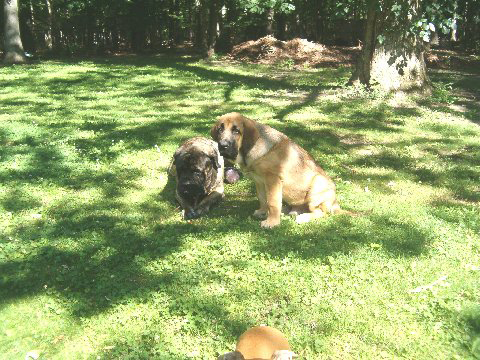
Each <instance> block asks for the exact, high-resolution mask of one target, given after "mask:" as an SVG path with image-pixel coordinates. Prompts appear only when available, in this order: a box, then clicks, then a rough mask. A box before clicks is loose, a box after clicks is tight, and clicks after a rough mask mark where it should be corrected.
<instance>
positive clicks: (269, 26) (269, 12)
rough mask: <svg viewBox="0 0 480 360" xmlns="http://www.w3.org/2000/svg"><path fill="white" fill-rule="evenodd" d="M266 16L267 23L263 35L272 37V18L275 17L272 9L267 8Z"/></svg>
mask: <svg viewBox="0 0 480 360" xmlns="http://www.w3.org/2000/svg"><path fill="white" fill-rule="evenodd" d="M266 15H267V23H266V27H265V33H266V34H267V35H273V18H274V17H275V10H274V9H273V8H269V9H268V10H267V13H266Z"/></svg>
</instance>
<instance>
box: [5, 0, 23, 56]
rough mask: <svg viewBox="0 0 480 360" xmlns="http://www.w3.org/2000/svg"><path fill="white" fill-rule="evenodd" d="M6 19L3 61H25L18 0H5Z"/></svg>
mask: <svg viewBox="0 0 480 360" xmlns="http://www.w3.org/2000/svg"><path fill="white" fill-rule="evenodd" d="M4 21H5V31H4V41H5V58H4V59H3V62H4V63H5V64H18V63H24V62H25V60H26V59H25V52H24V51H23V45H22V39H21V38H20V25H19V23H18V3H17V0H4Z"/></svg>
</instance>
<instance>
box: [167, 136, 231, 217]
mask: <svg viewBox="0 0 480 360" xmlns="http://www.w3.org/2000/svg"><path fill="white" fill-rule="evenodd" d="M223 172H224V164H223V157H222V156H221V155H220V153H219V151H218V146H217V143H216V142H214V141H212V140H210V139H207V138H204V137H195V138H192V139H189V140H187V141H185V142H184V143H183V144H182V145H181V146H180V147H179V148H178V149H177V150H176V151H175V155H174V156H173V161H172V164H171V165H170V168H169V174H170V175H173V176H175V177H176V180H177V185H176V192H175V197H176V199H177V201H178V202H179V203H180V206H181V207H182V209H183V217H184V219H185V220H189V219H195V218H198V217H200V216H202V215H204V214H205V213H207V212H208V211H209V210H210V207H212V206H213V205H215V204H217V203H218V202H219V201H220V200H221V199H223V197H224V194H223V190H224V189H223Z"/></svg>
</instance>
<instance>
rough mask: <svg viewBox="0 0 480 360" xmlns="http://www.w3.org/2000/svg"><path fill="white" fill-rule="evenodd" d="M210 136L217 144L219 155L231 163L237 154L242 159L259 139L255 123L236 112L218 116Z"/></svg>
mask: <svg viewBox="0 0 480 360" xmlns="http://www.w3.org/2000/svg"><path fill="white" fill-rule="evenodd" d="M211 135H212V138H213V139H214V140H215V141H216V142H217V143H218V149H219V150H220V154H221V155H222V156H223V157H226V158H227V159H230V160H233V161H235V160H237V159H238V155H239V154H240V155H242V157H243V158H244V157H245V156H246V154H247V153H248V152H249V151H250V149H251V148H252V147H253V145H254V144H255V142H256V141H257V139H258V137H259V134H258V130H257V129H256V127H255V122H254V121H253V120H250V119H248V118H246V117H244V116H242V115H241V114H239V113H236V112H233V113H229V114H225V115H222V116H220V117H219V118H218V120H217V122H216V123H215V125H213V127H212V129H211ZM237 162H238V161H237Z"/></svg>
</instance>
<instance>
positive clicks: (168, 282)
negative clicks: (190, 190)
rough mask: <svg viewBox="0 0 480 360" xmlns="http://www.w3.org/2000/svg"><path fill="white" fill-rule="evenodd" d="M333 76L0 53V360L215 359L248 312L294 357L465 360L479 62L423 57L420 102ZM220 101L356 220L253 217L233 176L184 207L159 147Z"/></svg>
mask: <svg viewBox="0 0 480 360" xmlns="http://www.w3.org/2000/svg"><path fill="white" fill-rule="evenodd" d="M349 74H350V69H348V68H338V69H334V68H321V69H305V70H295V69H288V68H287V67H283V68H282V67H272V66H260V65H240V64H229V63H221V62H218V63H205V62H198V61H195V60H194V59H191V58H188V57H178V58H166V57H162V56H159V57H117V58H107V59H99V60H86V61H72V62H56V61H46V62H42V63H39V64H34V65H28V66H21V67H18V66H17V67H9V68H5V67H4V68H0V83H1V87H0V107H1V112H0V319H1V321H0V358H2V359H24V358H25V355H26V354H27V352H29V351H32V350H37V351H39V352H40V355H41V357H40V359H153V358H157V359H172V360H177V359H187V358H195V359H214V358H215V357H216V356H217V355H218V354H220V353H224V352H226V351H230V350H233V349H234V344H235V341H236V338H237V337H238V336H239V335H240V334H241V333H242V332H243V331H244V330H245V329H246V328H248V327H249V326H252V325H258V324H267V325H270V326H274V327H277V328H278V329H280V330H281V331H282V332H284V333H285V334H286V335H287V337H288V339H289V341H290V343H291V345H292V347H293V349H294V350H295V351H296V352H297V353H298V354H300V355H301V357H300V358H301V359H393V358H395V359H396V358H403V359H479V358H480V302H479V299H480V235H479V233H480V205H479V202H480V180H479V179H480V105H479V103H478V101H477V102H476V101H474V100H472V98H468V94H472V93H476V94H478V93H479V91H480V89H479V87H480V82H478V81H477V80H478V74H465V73H461V72H453V71H452V72H448V71H447V72H445V71H436V72H432V79H433V81H434V85H435V89H436V90H435V92H434V94H433V96H431V97H429V98H427V99H414V98H412V99H410V98H390V97H385V96H381V94H375V93H373V94H367V93H365V92H363V91H361V90H352V89H348V88H345V87H344V86H343V85H344V83H345V82H346V80H347V79H348V77H349ZM477 99H478V97H477ZM230 111H239V112H242V113H244V114H245V115H247V116H249V117H252V118H254V119H257V120H259V121H261V122H264V123H267V124H269V125H271V126H273V127H275V128H277V129H279V130H281V131H283V132H285V133H286V134H287V135H289V136H290V137H291V138H292V139H293V140H295V141H296V142H298V143H299V144H301V145H302V146H304V147H305V148H306V149H308V150H309V151H310V152H311V153H312V155H313V156H314V157H315V158H316V159H317V160H318V162H319V163H320V164H321V165H322V166H323V168H324V169H325V170H326V171H327V172H328V173H329V174H330V175H331V176H332V178H334V179H335V181H336V184H337V188H338V193H339V196H340V203H341V205H342V206H343V208H345V209H348V210H352V211H356V212H361V213H362V215H360V216H357V217H350V216H346V215H339V216H333V217H328V218H324V219H319V220H317V221H315V222H312V223H309V224H305V225H296V224H295V222H294V221H293V220H292V219H290V218H288V217H285V218H283V220H282V224H281V226H279V227H278V228H275V229H273V230H270V231H267V230H263V229H261V228H260V226H259V222H258V221H257V220H255V219H253V218H252V217H251V214H252V213H253V211H254V210H255V208H256V206H257V200H256V197H255V195H254V190H253V183H252V182H251V181H250V180H249V179H246V178H244V179H242V180H241V181H240V182H238V183H237V184H235V185H227V186H226V199H225V201H224V202H222V203H221V204H220V205H219V206H218V207H217V208H215V209H213V211H212V212H211V213H210V214H209V215H208V216H207V217H205V218H202V219H199V220H195V221H193V222H191V223H187V222H185V221H183V220H182V219H181V217H180V212H179V210H178V208H176V205H175V203H174V194H173V193H174V191H173V188H174V184H173V183H172V181H169V179H168V177H167V174H166V169H167V167H168V164H169V161H170V159H171V156H172V154H173V152H174V150H175V149H176V147H177V146H178V145H179V143H180V142H181V141H182V140H183V139H186V138H188V137H191V136H194V135H204V136H209V135H208V134H209V129H210V127H211V125H212V124H213V122H214V120H215V118H216V117H217V116H219V115H221V114H223V113H226V112H230Z"/></svg>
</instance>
